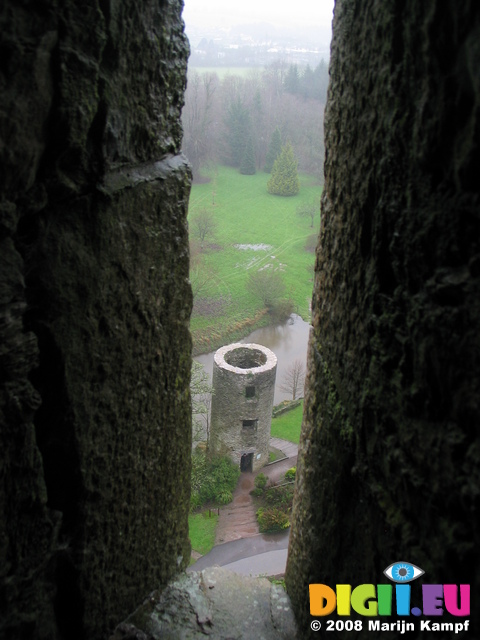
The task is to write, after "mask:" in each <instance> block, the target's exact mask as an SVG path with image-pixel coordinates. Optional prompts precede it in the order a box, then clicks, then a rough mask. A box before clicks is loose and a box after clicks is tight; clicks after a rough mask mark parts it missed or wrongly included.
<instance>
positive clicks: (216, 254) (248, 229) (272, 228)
mask: <svg viewBox="0 0 480 640" xmlns="http://www.w3.org/2000/svg"><path fill="white" fill-rule="evenodd" d="M210 177H211V181H210V182H209V183H206V184H198V185H194V186H193V188H192V193H191V196H190V203H189V214H188V220H189V225H190V237H191V240H192V241H193V243H194V244H195V230H194V224H193V221H194V219H195V215H196V214H197V213H198V212H199V210H200V209H202V208H206V209H209V210H211V211H213V212H214V215H215V220H216V223H217V228H216V230H215V233H214V235H211V236H208V237H207V238H206V239H205V241H204V245H203V249H202V251H201V252H200V253H197V257H196V258H195V253H196V251H195V250H194V251H192V255H193V259H192V269H191V278H192V282H193V281H194V280H195V279H196V280H197V281H199V280H201V281H202V282H206V284H203V287H202V289H201V290H200V291H199V293H198V294H197V296H196V305H195V309H194V313H193V316H192V321H191V331H192V335H193V339H194V350H195V354H199V353H205V352H207V351H210V350H212V349H214V348H217V347H218V346H220V345H221V344H224V343H225V342H226V341H227V340H230V341H231V340H233V339H239V338H241V337H244V336H245V335H247V334H248V333H249V332H250V331H252V330H253V329H255V328H257V327H259V326H262V325H265V324H268V323H269V322H271V321H272V320H271V318H269V317H268V315H267V313H266V310H265V309H264V308H263V305H262V303H261V302H260V301H259V300H257V299H256V298H255V297H254V296H253V295H252V294H250V293H249V292H248V291H247V289H246V283H247V279H248V275H249V273H251V272H252V271H255V270H260V269H265V268H268V269H274V270H277V271H279V272H280V273H281V274H282V275H283V278H284V281H285V284H286V287H287V292H286V297H287V298H289V299H291V300H292V301H293V304H294V311H295V312H296V313H298V314H299V315H301V316H302V318H304V319H305V320H309V319H310V308H309V305H310V300H311V297H312V286H313V265H314V254H313V252H312V251H311V250H310V251H307V250H306V249H305V245H306V243H307V241H308V239H309V238H311V236H312V235H313V236H316V235H317V234H318V229H319V224H320V214H318V216H317V217H316V219H315V224H314V229H312V228H311V227H310V220H309V219H307V218H301V217H300V216H298V215H297V213H296V209H297V206H298V205H299V204H300V203H301V202H303V201H310V200H312V199H313V198H315V197H316V198H319V196H320V193H321V189H322V187H321V186H319V185H318V184H315V182H314V178H313V177H312V176H307V175H300V185H301V188H300V193H299V194H298V195H297V196H294V197H281V196H274V195H270V194H269V193H268V192H267V188H266V185H267V181H268V178H269V175H268V174H266V173H264V172H257V173H256V174H255V175H253V176H245V175H241V174H240V173H239V172H238V170H237V169H232V168H229V167H222V166H219V167H217V168H216V170H215V172H212V173H211V174H210ZM196 245H197V251H198V248H199V243H198V242H196ZM235 245H268V248H267V249H264V248H263V249H261V250H254V249H252V248H243V249H242V248H238V247H236V246H235ZM202 278H203V280H202Z"/></svg>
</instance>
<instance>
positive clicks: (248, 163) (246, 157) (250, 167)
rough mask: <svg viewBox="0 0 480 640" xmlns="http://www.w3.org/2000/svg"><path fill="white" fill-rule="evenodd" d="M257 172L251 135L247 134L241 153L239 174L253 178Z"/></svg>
mask: <svg viewBox="0 0 480 640" xmlns="http://www.w3.org/2000/svg"><path fill="white" fill-rule="evenodd" d="M256 172H257V170H256V168H255V149H254V148H253V139H252V135H251V134H249V135H248V138H247V141H246V143H245V149H244V151H243V158H242V162H241V164H240V173H242V174H243V175H245V176H253V175H254V174H255V173H256Z"/></svg>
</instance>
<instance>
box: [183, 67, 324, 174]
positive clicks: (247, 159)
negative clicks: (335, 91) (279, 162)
mask: <svg viewBox="0 0 480 640" xmlns="http://www.w3.org/2000/svg"><path fill="white" fill-rule="evenodd" d="M327 85H328V70H327V65H326V64H325V62H323V61H322V62H321V63H320V64H319V65H318V66H317V67H316V68H315V69H311V68H310V67H308V66H307V67H305V68H299V67H298V66H297V65H288V64H286V63H285V62H283V61H277V62H274V63H272V64H271V65H269V66H268V67H266V68H265V69H264V70H262V71H259V70H256V69H252V71H251V72H250V73H249V74H248V76H246V77H241V76H238V75H227V76H225V77H224V78H223V79H222V80H221V79H219V77H218V76H217V74H216V73H198V72H197V71H196V70H194V71H192V72H190V73H189V76H188V83H187V90H186V94H185V106H184V109H183V114H182V122H183V129H184V139H183V152H184V153H185V155H186V156H187V157H188V159H189V160H190V163H191V164H192V168H193V177H194V181H201V179H202V178H201V171H202V169H203V168H206V167H208V166H211V165H213V164H217V163H222V164H226V165H229V166H233V167H238V168H239V169H240V170H241V171H242V173H254V172H255V171H258V170H262V171H263V170H266V171H270V170H271V162H270V160H269V158H268V153H269V146H271V143H272V136H274V132H275V131H276V130H278V132H279V133H280V139H281V143H282V144H286V143H287V142H289V143H290V144H291V146H292V148H293V152H294V155H295V158H296V160H297V161H298V169H299V170H300V171H302V172H305V173H310V174H312V175H315V176H316V177H317V178H318V179H319V180H321V178H322V174H323V151H324V149H323V110H324V103H325V99H326V91H327ZM275 135H276V134H275Z"/></svg>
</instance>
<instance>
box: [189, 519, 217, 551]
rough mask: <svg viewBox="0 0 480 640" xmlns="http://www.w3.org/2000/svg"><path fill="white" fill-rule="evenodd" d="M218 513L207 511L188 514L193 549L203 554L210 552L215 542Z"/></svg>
mask: <svg viewBox="0 0 480 640" xmlns="http://www.w3.org/2000/svg"><path fill="white" fill-rule="evenodd" d="M217 523H218V515H217V514H213V513H212V514H210V515H209V513H208V511H207V512H205V513H196V514H195V515H193V514H190V515H189V516H188V530H189V535H190V542H191V543H192V549H193V550H194V551H198V553H201V554H202V555H205V554H206V553H208V552H209V551H210V550H211V548H212V547H213V545H214V544H215V529H216V527H217Z"/></svg>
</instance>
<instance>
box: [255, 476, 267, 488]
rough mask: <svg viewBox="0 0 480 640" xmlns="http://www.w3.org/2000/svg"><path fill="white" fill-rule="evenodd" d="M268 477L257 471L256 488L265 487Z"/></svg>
mask: <svg viewBox="0 0 480 640" xmlns="http://www.w3.org/2000/svg"><path fill="white" fill-rule="evenodd" d="M267 482H268V478H267V476H266V475H265V474H264V473H259V474H258V476H257V477H256V478H255V487H256V488H257V489H265V487H266V486H267Z"/></svg>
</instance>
